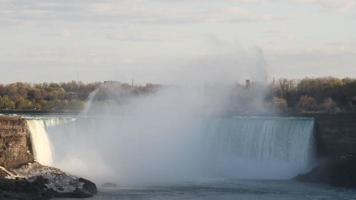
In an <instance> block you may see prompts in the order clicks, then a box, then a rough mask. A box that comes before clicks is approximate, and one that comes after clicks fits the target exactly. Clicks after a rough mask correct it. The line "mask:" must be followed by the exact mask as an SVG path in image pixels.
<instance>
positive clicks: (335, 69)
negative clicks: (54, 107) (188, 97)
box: [0, 0, 356, 83]
mask: <svg viewBox="0 0 356 200" xmlns="http://www.w3.org/2000/svg"><path fill="white" fill-rule="evenodd" d="M255 49H258V51H255ZM254 52H263V54H264V58H265V63H266V70H267V71H268V76H269V78H270V79H271V77H292V78H300V77H304V76H309V77H311V76H340V77H343V76H348V77H354V78H356V0H46V1H45V0H0V82H12V81H31V82H40V81H65V80H73V79H75V80H77V79H80V80H84V81H92V80H121V81H130V80H131V79H135V80H136V81H138V82H142V83H143V82H165V83H166V82H174V81H177V80H179V79H180V78H182V77H184V76H185V74H187V73H188V71H189V69H190V68H192V69H194V70H192V71H194V73H197V74H200V73H201V74H204V73H205V72H206V71H210V72H212V73H215V72H217V71H219V70H218V69H220V68H221V69H222V70H220V72H221V73H220V75H219V76H220V77H221V78H223V77H224V76H225V75H226V76H231V74H240V76H239V77H241V76H242V75H241V74H243V72H241V71H244V70H246V69H245V68H246V67H247V68H250V67H251V66H252V65H253V64H251V60H253V59H255V60H256V63H260V61H261V58H260V56H263V54H262V53H261V55H257V56H255V57H254V56H251V55H254V54H255V53H254ZM235 56H236V57H235ZM212 57H213V58H215V59H211V58H212ZM234 59H236V60H235V61H236V62H235V61H234ZM216 60H218V62H215V61H216ZM241 60H245V61H246V60H249V61H248V62H247V61H246V62H245V61H241ZM200 61H201V62H200ZM211 61H214V62H211ZM225 61H226V62H227V63H225ZM246 63H249V64H246ZM207 64H210V65H214V64H215V66H214V67H215V68H216V70H207V69H205V68H204V66H205V65H207ZM225 64H226V65H228V66H229V67H228V68H227V69H228V70H226V68H224V66H225ZM235 64H236V68H235ZM242 65H244V66H245V68H243V67H242ZM196 66H199V67H198V68H196ZM209 69H210V68H209ZM230 69H232V70H231V71H229V70H230Z"/></svg>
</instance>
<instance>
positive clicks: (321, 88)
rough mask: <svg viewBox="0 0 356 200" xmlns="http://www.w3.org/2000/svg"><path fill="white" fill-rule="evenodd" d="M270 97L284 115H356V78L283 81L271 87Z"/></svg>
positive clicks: (276, 82) (274, 83) (275, 82)
mask: <svg viewBox="0 0 356 200" xmlns="http://www.w3.org/2000/svg"><path fill="white" fill-rule="evenodd" d="M268 98H269V99H271V100H272V101H273V103H274V105H275V106H276V107H277V108H278V109H279V110H280V111H281V112H297V113H298V112H328V113H335V112H354V111H355V109H356V79H350V78H344V79H339V78H333V77H327V78H305V79H302V80H288V79H280V80H278V81H274V82H273V83H272V84H271V85H270V91H269V95H268Z"/></svg>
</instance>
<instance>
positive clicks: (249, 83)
mask: <svg viewBox="0 0 356 200" xmlns="http://www.w3.org/2000/svg"><path fill="white" fill-rule="evenodd" d="M245 88H246V89H249V88H251V81H250V80H248V79H247V80H246V83H245Z"/></svg>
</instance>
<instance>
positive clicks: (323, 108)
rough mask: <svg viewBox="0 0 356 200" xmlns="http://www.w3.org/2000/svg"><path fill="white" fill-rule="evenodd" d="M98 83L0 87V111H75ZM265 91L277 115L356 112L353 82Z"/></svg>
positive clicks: (292, 83) (313, 81) (304, 82)
mask: <svg viewBox="0 0 356 200" xmlns="http://www.w3.org/2000/svg"><path fill="white" fill-rule="evenodd" d="M115 83H117V82H115ZM100 84H102V83H100V82H96V83H83V82H76V81H72V82H66V83H40V84H29V83H21V82H18V83H12V84H6V85H1V84H0V112H16V111H17V112H21V111H26V112H79V111H81V110H82V109H83V108H84V106H85V102H86V100H87V99H88V97H89V94H90V93H91V92H93V91H94V90H95V89H96V88H97V87H99V86H100ZM119 85H120V89H121V90H122V89H123V90H124V91H128V92H129V94H130V95H140V94H147V93H151V92H152V91H155V90H154V89H155V88H157V85H153V84H146V85H144V86H135V85H130V84H126V83H120V84H119ZM252 88H253V86H252ZM267 88H268V89H267V94H266V97H265V103H266V104H267V105H272V107H273V108H274V109H275V110H277V111H278V112H280V113H306V112H313V113H315V112H317V113H325V112H327V113H338V112H355V111H356V79H349V78H345V79H339V78H332V77H327V78H305V79H301V80H289V79H280V80H275V81H273V82H272V83H270V84H269V85H268V87H267ZM99 95H100V94H99ZM102 95H105V94H102ZM99 98H100V96H99Z"/></svg>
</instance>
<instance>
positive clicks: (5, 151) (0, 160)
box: [0, 116, 34, 168]
mask: <svg viewBox="0 0 356 200" xmlns="http://www.w3.org/2000/svg"><path fill="white" fill-rule="evenodd" d="M33 160H34V157H33V154H32V147H31V138H30V132H29V130H28V128H27V124H26V121H25V119H21V118H19V117H6V116H0V166H3V167H5V168H14V167H18V166H20V165H23V164H26V163H29V162H33Z"/></svg>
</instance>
